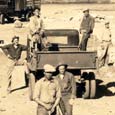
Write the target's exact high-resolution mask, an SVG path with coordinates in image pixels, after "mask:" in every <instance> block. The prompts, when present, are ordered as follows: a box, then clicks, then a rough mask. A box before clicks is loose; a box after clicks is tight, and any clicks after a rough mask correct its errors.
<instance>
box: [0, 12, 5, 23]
mask: <svg viewBox="0 0 115 115" xmlns="http://www.w3.org/2000/svg"><path fill="white" fill-rule="evenodd" d="M0 24H4V14H1V15H0Z"/></svg>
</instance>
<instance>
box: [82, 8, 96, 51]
mask: <svg viewBox="0 0 115 115" xmlns="http://www.w3.org/2000/svg"><path fill="white" fill-rule="evenodd" d="M83 14H84V16H83V19H82V21H81V24H80V33H81V35H82V39H81V43H80V49H81V50H84V51H86V49H87V42H88V38H90V35H91V34H92V33H93V29H94V25H95V20H94V18H93V17H92V16H91V15H90V13H89V9H84V10H83Z"/></svg>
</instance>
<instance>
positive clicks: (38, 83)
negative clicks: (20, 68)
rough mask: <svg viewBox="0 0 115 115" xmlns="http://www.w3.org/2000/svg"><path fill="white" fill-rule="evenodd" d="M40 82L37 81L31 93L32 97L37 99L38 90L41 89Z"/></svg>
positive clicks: (38, 95)
mask: <svg viewBox="0 0 115 115" xmlns="http://www.w3.org/2000/svg"><path fill="white" fill-rule="evenodd" d="M40 87H41V82H40V81H37V83H36V85H35V89H34V94H33V99H34V100H35V99H38V98H40V92H41V91H40V90H41V88H40Z"/></svg>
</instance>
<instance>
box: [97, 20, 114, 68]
mask: <svg viewBox="0 0 115 115" xmlns="http://www.w3.org/2000/svg"><path fill="white" fill-rule="evenodd" d="M109 24H110V23H109V22H108V21H106V22H105V28H104V31H103V32H102V37H101V48H102V52H101V56H100V57H99V67H102V66H104V65H105V66H107V65H108V61H109V53H108V51H109V47H110V45H111V44H112V42H111V30H110V26H109Z"/></svg>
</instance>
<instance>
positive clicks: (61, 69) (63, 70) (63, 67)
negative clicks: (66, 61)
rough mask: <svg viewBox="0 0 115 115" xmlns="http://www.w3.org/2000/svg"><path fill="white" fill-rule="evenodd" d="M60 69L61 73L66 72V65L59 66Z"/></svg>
mask: <svg viewBox="0 0 115 115" xmlns="http://www.w3.org/2000/svg"><path fill="white" fill-rule="evenodd" d="M58 70H59V73H60V74H64V73H65V70H66V68H65V66H64V65H63V66H59V68H58Z"/></svg>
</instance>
